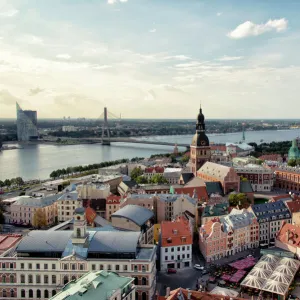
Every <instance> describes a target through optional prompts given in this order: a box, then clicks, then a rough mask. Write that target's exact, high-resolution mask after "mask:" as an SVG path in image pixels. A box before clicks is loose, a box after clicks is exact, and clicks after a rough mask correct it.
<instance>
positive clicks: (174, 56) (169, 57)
mask: <svg viewBox="0 0 300 300" xmlns="http://www.w3.org/2000/svg"><path fill="white" fill-rule="evenodd" d="M164 59H165V60H169V59H170V60H172V59H174V60H190V59H191V58H190V57H188V56H186V55H181V54H179V55H171V56H166V57H164Z"/></svg>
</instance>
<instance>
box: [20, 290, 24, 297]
mask: <svg viewBox="0 0 300 300" xmlns="http://www.w3.org/2000/svg"><path fill="white" fill-rule="evenodd" d="M21 298H25V290H21Z"/></svg>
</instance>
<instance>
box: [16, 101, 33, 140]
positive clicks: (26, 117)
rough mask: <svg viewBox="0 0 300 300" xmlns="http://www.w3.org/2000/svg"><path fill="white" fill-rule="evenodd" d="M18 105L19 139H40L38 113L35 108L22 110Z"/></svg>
mask: <svg viewBox="0 0 300 300" xmlns="http://www.w3.org/2000/svg"><path fill="white" fill-rule="evenodd" d="M16 106H17V135H18V141H30V140H36V139H38V129H37V113H36V111H34V110H22V108H21V107H20V105H19V104H18V103H16Z"/></svg>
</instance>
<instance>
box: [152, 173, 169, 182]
mask: <svg viewBox="0 0 300 300" xmlns="http://www.w3.org/2000/svg"><path fill="white" fill-rule="evenodd" d="M150 182H151V183H154V184H163V183H168V180H167V179H166V178H165V177H163V175H161V174H155V175H153V176H152V178H151V179H150Z"/></svg>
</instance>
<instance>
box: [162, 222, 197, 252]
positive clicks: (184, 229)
mask: <svg viewBox="0 0 300 300" xmlns="http://www.w3.org/2000/svg"><path fill="white" fill-rule="evenodd" d="M160 228H161V243H162V247H171V246H178V245H190V244H192V243H193V240H192V234H191V230H190V227H189V222H188V221H187V220H186V219H185V218H183V217H179V218H178V219H177V220H176V221H172V222H169V221H163V222H161V226H160Z"/></svg>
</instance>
